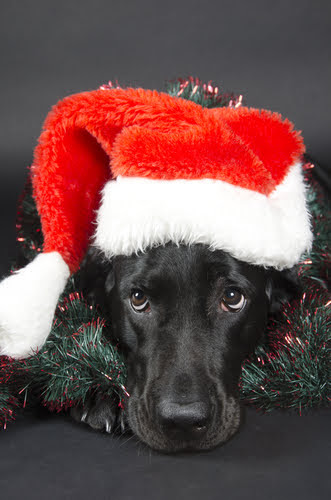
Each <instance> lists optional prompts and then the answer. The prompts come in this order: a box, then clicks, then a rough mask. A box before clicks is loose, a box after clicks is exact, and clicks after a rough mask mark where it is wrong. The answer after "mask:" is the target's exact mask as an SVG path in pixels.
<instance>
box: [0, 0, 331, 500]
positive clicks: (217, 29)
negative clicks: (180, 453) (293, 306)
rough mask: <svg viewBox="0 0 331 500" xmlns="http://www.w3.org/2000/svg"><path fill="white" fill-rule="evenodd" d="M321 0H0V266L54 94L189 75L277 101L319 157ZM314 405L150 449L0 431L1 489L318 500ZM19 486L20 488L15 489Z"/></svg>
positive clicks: (31, 424) (87, 435)
mask: <svg viewBox="0 0 331 500" xmlns="http://www.w3.org/2000/svg"><path fill="white" fill-rule="evenodd" d="M330 19H331V2H330V1H329V0H286V1H285V0H277V1H275V0H246V1H245V0H241V1H238V0H231V1H224V0H223V1H222V0H218V1H217V0H212V1H210V0H204V1H203V0H199V1H198V0H190V1H188V0H182V1H180V0H177V1H174V0H167V1H157V0H154V1H152V0H137V1H133V0H131V1H125V0H122V1H120V0H117V1H109V0H108V1H107V0H94V1H89V2H88V1H86V0H80V1H70V0H66V1H64V0H57V1H49V0H30V1H29V2H27V1H25V2H24V1H19V0H10V1H7V2H5V1H4V0H2V2H1V11H0V30H1V31H0V51H1V54H0V68H1V78H0V100H1V107H0V110H1V112H0V227H1V244H0V274H1V273H3V272H5V271H6V270H7V269H8V266H9V261H10V259H11V258H12V257H13V254H14V244H15V228H14V220H15V212H16V199H17V197H18V195H19V193H20V191H21V189H22V186H23V182H24V178H25V168H26V166H27V165H29V164H30V162H31V159H32V152H33V148H34V146H35V143H36V140H37V137H38V135H39V133H40V129H41V125H42V122H43V120H44V118H45V116H46V114H47V112H48V111H49V109H50V107H51V106H52V105H53V104H54V103H55V102H56V101H57V100H58V99H60V98H62V97H63V96H65V95H67V94H70V93H73V92H78V91H82V90H88V89H94V88H97V87H98V86H99V85H101V84H102V83H105V82H107V81H108V80H109V79H110V80H115V79H118V80H119V82H120V83H121V84H123V85H125V84H131V85H133V86H136V85H140V86H143V87H146V88H157V89H159V90H162V89H163V84H164V81H165V80H167V79H172V78H175V77H177V76H187V75H194V76H198V77H199V78H201V79H202V80H204V81H208V80H214V81H215V82H217V83H218V84H219V85H220V86H222V87H223V88H224V89H225V90H232V91H235V92H242V93H243V94H244V97H245V99H246V102H247V103H248V104H249V105H252V106H254V107H264V108H269V109H272V110H276V111H280V112H281V113H282V114H283V115H284V116H287V117H288V118H290V119H291V120H292V121H294V122H295V124H296V126H297V128H298V129H301V130H302V131H303V134H304V137H305V141H306V145H307V147H308V150H309V151H310V153H311V154H312V155H313V156H315V157H316V159H317V160H318V161H319V162H321V163H322V164H323V165H325V167H326V168H327V167H328V165H329V164H331V155H330V119H329V113H330V89H331V64H330V52H331V51H330V49H331V47H330V45H331V44H330V41H331V35H330V32H331V30H330ZM326 418H327V417H326V415H325V414H324V413H322V414H321V413H319V412H315V413H314V414H313V415H312V416H310V417H309V418H305V417H302V418H300V417H295V416H289V415H285V416H280V415H279V414H273V415H272V416H271V417H264V416H258V415H256V413H255V412H254V410H251V411H250V412H249V413H248V418H247V422H246V424H245V426H244V428H243V430H242V432H241V434H239V435H238V436H236V437H235V439H234V440H232V441H231V442H230V443H229V444H228V445H226V446H225V447H224V448H220V449H218V450H215V451H214V452H211V453H210V454H204V455H201V456H199V455H193V456H189V457H188V456H185V457H176V458H174V457H162V456H158V455H154V454H152V455H151V456H150V455H149V452H148V451H146V450H145V449H142V448H141V447H139V446H138V445H137V443H135V442H134V441H133V440H132V441H129V442H128V443H125V440H122V441H117V440H115V441H112V438H108V437H105V436H98V435H96V434H93V433H91V432H87V431H86V429H85V428H84V427H77V426H74V425H73V424H71V423H70V422H69V421H67V420H65V419H61V418H60V417H52V418H50V419H46V420H38V419H31V420H29V419H26V420H23V421H21V422H19V423H17V424H14V425H12V426H10V428H9V430H8V431H7V432H6V433H5V434H2V435H0V440H1V445H0V470H1V473H0V482H1V487H0V491H1V494H2V495H4V498H13V499H16V498H21V497H22V496H24V497H25V498H30V497H31V498H45V496H47V497H48V498H50V499H52V498H61V499H66V498H68V499H69V498H70V499H71V498H81V499H83V498H84V499H85V498H90V497H91V496H98V498H114V499H116V500H117V499H124V498H128V499H129V498H130V499H131V498H132V499H133V498H146V499H149V498H151V499H152V498H153V499H154V498H158V499H163V498H164V499H168V498H174V499H175V498H178V499H179V498H180V499H182V498H186V497H187V498H190V499H200V498H204V497H205V498H206V499H209V498H210V499H214V498H215V499H216V498H223V497H224V498H228V499H236V498H245V499H248V498H255V499H259V498H261V499H262V498H263V499H264V498H270V499H271V498H275V499H278V498H282V499H284V500H285V499H290V498H295V497H300V498H302V499H303V498H307V499H308V498H309V499H311V498H318V499H320V500H322V499H324V498H327V495H328V493H330V488H329V491H328V489H327V484H326V479H327V474H328V472H327V471H328V469H327V458H328V449H327V442H328V431H327V428H328V426H327V419H326ZM27 495H28V496H27Z"/></svg>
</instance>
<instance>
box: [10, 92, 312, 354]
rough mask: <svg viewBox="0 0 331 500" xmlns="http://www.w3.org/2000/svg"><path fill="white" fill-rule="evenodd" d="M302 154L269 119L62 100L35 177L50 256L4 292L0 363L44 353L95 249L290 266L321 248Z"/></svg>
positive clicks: (166, 104)
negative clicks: (174, 248)
mask: <svg viewBox="0 0 331 500" xmlns="http://www.w3.org/2000/svg"><path fill="white" fill-rule="evenodd" d="M303 151H304V146H303V141H302V138H301V136H300V135H299V134H298V133H297V132H295V131H294V129H293V125H292V124H291V123H290V122H289V121H287V120H282V118H281V116H280V115H279V114H276V113H271V112H269V111H265V110H262V111H260V110H256V109H249V108H244V107H242V108H238V109H231V108H218V109H207V108H203V107H201V106H199V105H198V104H195V103H193V102H190V101H186V100H184V99H180V98H177V97H171V96H169V95H168V94H163V93H158V92H156V91H150V90H142V89H109V90H101V89H100V90H96V91H92V92H85V93H81V94H77V95H73V96H70V97H68V98H66V99H64V100H63V101H62V102H60V103H59V104H58V105H57V106H55V107H54V108H53V110H52V111H51V112H50V114H49V116H48V117H47V119H46V122H45V125H44V130H43V132H42V134H41V136H40V139H39V143H38V146H37V148H36V150H35V157H34V163H33V167H32V172H33V186H34V196H35V199H36V203H37V207H38V211H39V214H40V217H41V222H42V229H43V235H44V248H43V253H42V254H40V255H38V257H36V259H35V260H34V261H33V262H32V263H30V264H29V265H28V266H27V267H26V268H24V269H22V270H20V271H19V272H17V273H15V274H13V275H12V276H10V277H9V278H7V279H5V280H4V281H3V282H2V283H1V284H0V353H1V354H5V355H10V356H13V357H24V356H27V355H29V354H31V353H32V351H33V350H35V349H37V348H38V347H41V346H42V345H43V343H44V342H45V340H46V338H47V336H48V334H49V332H50V329H51V325H52V321H53V315H54V311H55V308H56V305H57V302H58V299H59V296H60V295H61V293H62V291H63V290H64V287H65V284H66V281H67V279H68V277H69V276H70V274H71V273H74V272H75V271H76V270H77V269H78V268H79V265H80V263H81V261H82V259H83V257H84V254H85V252H86V249H87V247H88V245H89V244H90V243H91V242H93V244H94V245H96V246H97V247H98V248H100V249H101V250H102V251H103V252H104V254H105V255H106V256H107V257H112V256H115V255H130V254H132V253H135V252H143V251H145V250H147V249H148V248H150V247H152V246H156V245H163V244H165V243H167V242H169V241H173V242H175V243H177V244H179V243H183V244H188V245H192V244H195V243H203V244H206V245H208V246H209V247H210V248H211V249H212V250H214V249H222V250H225V251H227V252H229V253H230V254H231V255H233V256H234V257H236V258H237V259H240V260H242V261H245V262H249V263H251V264H256V265H260V266H271V267H274V268H277V269H283V268H287V267H291V266H293V265H294V264H296V263H297V262H298V261H299V259H300V256H301V255H302V253H303V252H304V251H305V250H307V249H309V247H310V245H311V241H312V234H311V229H310V224H309V215H308V213H307V209H306V203H305V187H304V183H303V178H302V175H301V165H300V158H301V155H302V153H303Z"/></svg>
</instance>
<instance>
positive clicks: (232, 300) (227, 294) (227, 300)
mask: <svg viewBox="0 0 331 500" xmlns="http://www.w3.org/2000/svg"><path fill="white" fill-rule="evenodd" d="M245 305H246V299H245V297H244V295H243V294H242V293H241V292H239V290H236V289H235V288H226V289H225V291H224V294H223V297H222V300H221V308H222V309H223V311H226V312H239V311H241V310H242V309H243V308H244V307H245Z"/></svg>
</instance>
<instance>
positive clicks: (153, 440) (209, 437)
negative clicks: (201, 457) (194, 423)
mask: <svg viewBox="0 0 331 500" xmlns="http://www.w3.org/2000/svg"><path fill="white" fill-rule="evenodd" d="M240 423H241V408H240V402H239V400H237V399H235V398H232V397H231V398H228V400H227V402H226V405H225V407H223V411H222V415H221V417H220V418H218V419H215V421H214V423H213V425H212V426H211V427H210V429H209V430H208V431H207V433H206V435H205V436H204V437H203V439H201V440H198V439H191V440H183V439H171V438H170V437H169V436H167V435H166V434H164V433H163V432H162V431H161V430H158V429H157V428H156V426H155V423H154V422H149V421H148V420H147V416H146V414H145V412H143V411H142V412H141V411H139V410H137V406H136V405H134V404H133V405H129V408H128V424H129V426H130V428H131V431H132V432H133V433H134V434H135V435H136V436H137V437H138V438H139V439H140V440H141V441H142V442H143V443H145V444H146V445H148V446H149V447H150V448H152V449H153V450H155V451H158V452H161V453H167V454H172V453H180V452H193V451H209V450H212V449H214V448H216V447H218V446H220V445H223V444H225V443H226V442H227V441H229V439H231V438H232V437H233V436H234V435H235V434H236V433H237V431H238V430H239V427H240Z"/></svg>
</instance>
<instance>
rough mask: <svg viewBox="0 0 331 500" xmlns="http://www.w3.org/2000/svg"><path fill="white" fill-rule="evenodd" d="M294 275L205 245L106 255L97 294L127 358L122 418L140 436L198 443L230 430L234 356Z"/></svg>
mask: <svg viewBox="0 0 331 500" xmlns="http://www.w3.org/2000/svg"><path fill="white" fill-rule="evenodd" d="M294 276H295V273H293V271H292V272H285V271H284V272H277V271H270V270H266V269H264V268H262V267H258V266H253V265H249V264H246V263H243V262H239V261H238V260H236V259H235V258H233V257H231V256H230V255H229V254H227V253H225V252H223V251H213V252H212V251H210V250H209V249H208V248H207V247H206V246H204V245H193V246H176V245H173V244H168V245H166V246H160V247H157V248H154V249H151V250H150V251H149V252H147V253H145V254H140V255H133V256H131V257H116V258H115V259H114V260H113V262H112V265H111V266H110V267H109V268H108V270H107V279H106V284H105V290H106V294H105V296H104V297H103V299H101V297H100V300H105V302H104V305H105V307H107V308H108V310H109V311H110V315H111V320H112V335H113V336H114V337H115V338H116V340H117V341H119V342H120V345H121V346H122V347H123V350H124V352H125V355H126V358H127V366H128V380H127V389H128V392H129V393H130V398H129V399H128V402H127V407H126V418H127V420H128V423H129V426H130V427H131V429H132V431H133V432H134V433H135V434H136V435H137V436H138V437H139V438H140V439H141V440H142V441H144V442H145V443H147V444H148V445H149V446H151V447H152V448H154V449H158V450H162V451H166V452H173V451H179V450H189V449H199V450H205V449H209V448H212V447H215V446H217V445H218V444H220V443H223V442H225V441H227V440H228V439H229V438H230V437H231V436H232V435H233V434H234V433H235V432H236V431H237V430H238V427H239V424H240V404H239V392H238V381H239V377H240V371H241V365H242V362H243V361H244V359H245V357H246V356H247V355H248V354H249V353H251V352H252V351H253V350H254V347H255V346H256V344H257V343H258V341H259V339H260V338H261V336H262V334H263V331H264V329H265V326H266V322H267V318H268V313H269V312H270V311H271V312H274V311H276V310H277V308H278V307H279V305H280V303H281V301H282V300H284V299H286V298H288V297H289V296H290V295H291V294H292V293H293V291H294V290H295V277H294Z"/></svg>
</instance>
